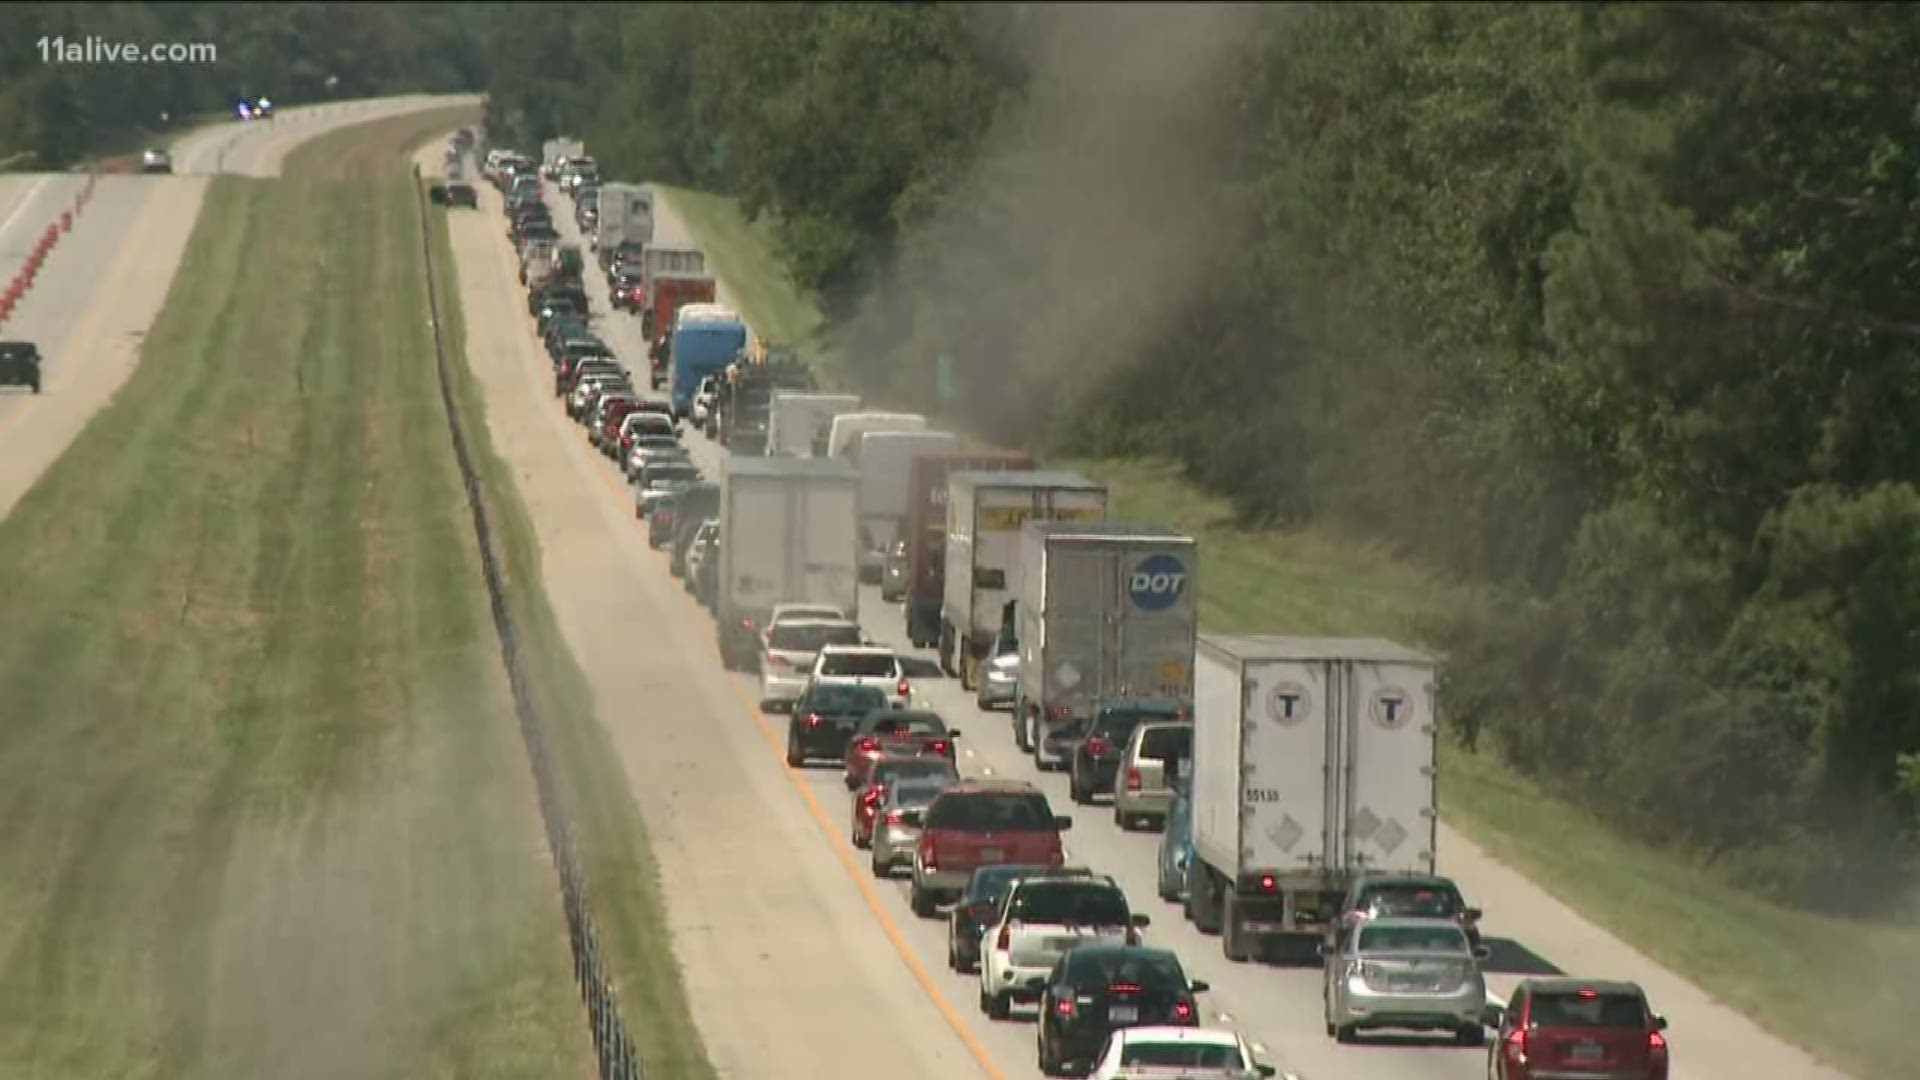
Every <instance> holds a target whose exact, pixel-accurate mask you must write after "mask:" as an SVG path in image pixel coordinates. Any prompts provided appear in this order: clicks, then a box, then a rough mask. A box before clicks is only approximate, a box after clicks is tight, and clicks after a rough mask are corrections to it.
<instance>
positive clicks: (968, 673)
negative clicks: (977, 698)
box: [960, 646, 980, 690]
mask: <svg viewBox="0 0 1920 1080" xmlns="http://www.w3.org/2000/svg"><path fill="white" fill-rule="evenodd" d="M979 677H980V659H979V657H976V656H974V655H973V649H972V647H971V646H969V647H967V648H965V649H961V650H960V689H962V690H972V689H974V681H975V680H976V679H978V678H979Z"/></svg>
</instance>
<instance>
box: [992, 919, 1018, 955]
mask: <svg viewBox="0 0 1920 1080" xmlns="http://www.w3.org/2000/svg"><path fill="white" fill-rule="evenodd" d="M993 947H994V948H995V949H997V950H999V951H1000V952H1006V951H1007V950H1008V949H1011V948H1013V927H1012V926H1010V925H1008V924H1006V923H1001V924H1000V936H999V937H997V938H994V939H993Z"/></svg>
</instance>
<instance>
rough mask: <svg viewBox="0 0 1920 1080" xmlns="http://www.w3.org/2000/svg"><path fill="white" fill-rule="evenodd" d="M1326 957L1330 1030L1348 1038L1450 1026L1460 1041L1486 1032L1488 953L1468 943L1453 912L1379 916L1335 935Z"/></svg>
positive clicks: (1477, 1040) (1470, 1042) (1467, 1042)
mask: <svg viewBox="0 0 1920 1080" xmlns="http://www.w3.org/2000/svg"><path fill="white" fill-rule="evenodd" d="M1320 954H1321V955H1322V956H1323V957H1325V959H1326V968H1325V978H1326V985H1325V991H1324V993H1323V994H1322V997H1323V1000H1324V1003H1325V1005H1324V1007H1325V1011H1326V1021H1327V1034H1328V1035H1331V1036H1333V1037H1334V1038H1336V1039H1338V1040H1339V1041H1341V1042H1343V1043H1350V1042H1354V1041H1356V1040H1357V1039H1358V1038H1359V1035H1360V1033H1361V1032H1362V1031H1368V1030H1372V1029H1375V1028H1403V1029H1412V1030H1417V1031H1449V1032H1452V1033H1453V1035H1454V1038H1455V1040H1456V1041H1458V1042H1459V1043H1460V1044H1461V1045H1463V1046H1479V1045H1480V1044H1481V1042H1482V1041H1484V1039H1485V1038H1486V1028H1485V1026H1484V1024H1485V1019H1484V1018H1485V1015H1486V1010H1487V980H1486V977H1485V976H1484V975H1483V974H1481V971H1480V961H1482V960H1485V959H1486V958H1487V956H1488V955H1489V953H1488V951H1487V950H1486V949H1485V948H1484V947H1483V948H1477V949H1476V948H1473V947H1471V946H1469V945H1468V944H1467V935H1466V933H1465V932H1464V931H1462V930H1461V929H1460V926H1459V924H1458V923H1455V922H1453V921H1451V920H1448V919H1376V920H1373V921H1372V922H1368V923H1366V924H1364V925H1362V926H1360V927H1358V928H1357V929H1356V930H1355V931H1354V932H1352V933H1349V934H1347V935H1346V936H1345V937H1344V938H1342V939H1341V940H1339V941H1338V942H1335V943H1332V944H1322V945H1321V946H1320Z"/></svg>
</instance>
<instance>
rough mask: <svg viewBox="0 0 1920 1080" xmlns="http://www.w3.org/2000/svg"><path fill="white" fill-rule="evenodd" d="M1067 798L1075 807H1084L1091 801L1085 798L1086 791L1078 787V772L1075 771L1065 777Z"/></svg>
mask: <svg viewBox="0 0 1920 1080" xmlns="http://www.w3.org/2000/svg"><path fill="white" fill-rule="evenodd" d="M1067 797H1068V798H1070V799H1072V800H1073V804H1074V805H1075V806H1085V805H1087V804H1088V803H1090V802H1092V801H1093V800H1092V799H1090V798H1088V797H1087V789H1086V788H1084V787H1081V786H1080V770H1078V769H1075V770H1074V771H1073V772H1072V773H1071V774H1069V775H1068V777H1067Z"/></svg>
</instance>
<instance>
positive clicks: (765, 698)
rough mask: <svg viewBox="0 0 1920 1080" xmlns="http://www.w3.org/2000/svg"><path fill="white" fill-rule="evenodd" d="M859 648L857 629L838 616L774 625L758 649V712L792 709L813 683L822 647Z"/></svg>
mask: <svg viewBox="0 0 1920 1080" xmlns="http://www.w3.org/2000/svg"><path fill="white" fill-rule="evenodd" d="M858 644H860V625H859V624H858V623H853V622H849V621H847V620H846V619H844V618H842V617H840V616H839V615H838V614H836V615H834V617H833V618H831V619H788V620H786V621H784V622H776V623H774V624H773V625H772V626H770V627H768V628H767V632H766V635H765V644H764V645H763V646H762V647H761V649H760V708H761V709H763V710H765V711H767V712H773V711H776V710H778V709H781V708H786V707H790V706H792V704H793V703H794V701H795V699H797V698H799V696H800V693H801V691H803V690H805V689H806V688H807V684H808V683H809V682H811V681H812V676H811V675H810V674H809V673H810V672H811V671H812V670H813V662H814V659H815V658H816V657H818V656H819V655H820V649H821V648H822V647H823V646H827V645H858ZM849 681H850V680H849Z"/></svg>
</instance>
